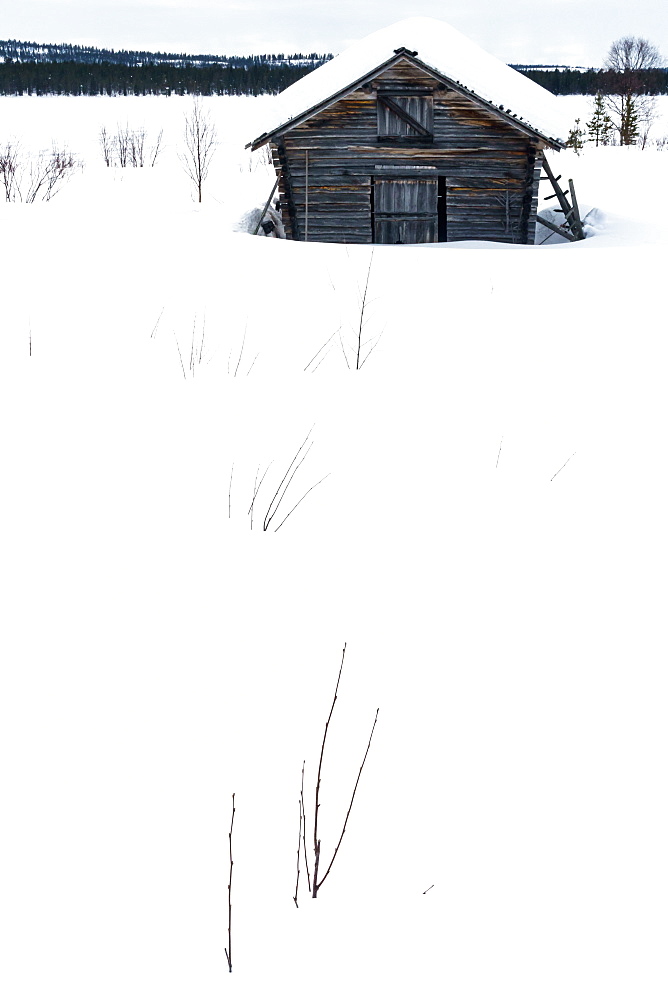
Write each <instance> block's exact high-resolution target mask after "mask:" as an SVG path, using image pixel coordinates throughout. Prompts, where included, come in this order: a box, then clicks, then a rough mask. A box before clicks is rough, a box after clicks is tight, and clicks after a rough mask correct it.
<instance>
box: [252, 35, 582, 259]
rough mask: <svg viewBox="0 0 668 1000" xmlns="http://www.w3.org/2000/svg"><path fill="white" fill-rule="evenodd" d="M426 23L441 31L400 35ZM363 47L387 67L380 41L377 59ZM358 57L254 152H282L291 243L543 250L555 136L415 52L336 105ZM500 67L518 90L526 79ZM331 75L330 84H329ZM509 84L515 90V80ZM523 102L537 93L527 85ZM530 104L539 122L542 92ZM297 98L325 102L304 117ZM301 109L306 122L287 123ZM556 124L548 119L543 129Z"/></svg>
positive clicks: (304, 91) (304, 85) (371, 75)
mask: <svg viewBox="0 0 668 1000" xmlns="http://www.w3.org/2000/svg"><path fill="white" fill-rule="evenodd" d="M415 21H418V22H419V23H420V25H421V27H422V29H423V30H424V23H425V22H427V23H428V24H429V25H431V24H436V25H439V24H440V22H432V21H431V20H430V19H411V21H409V22H402V23H400V24H399V25H398V26H394V28H395V29H398V31H401V30H402V25H411V24H413V23H414V22H415ZM443 27H444V28H446V29H447V32H451V30H452V29H448V27H447V26H443ZM388 30H389V29H385V32H379V33H377V34H378V35H385V34H387V31H388ZM404 33H408V34H411V32H406V31H404ZM413 34H415V32H414V31H413ZM456 34H457V35H458V33H456ZM374 37H375V36H371V38H372V39H374ZM460 37H463V36H460ZM448 38H450V35H449V34H448ZM450 40H451V39H450ZM469 44H472V43H469ZM360 47H361V48H362V52H363V53H364V54H365V56H366V57H368V58H371V61H373V59H375V58H377V51H378V47H377V44H376V43H375V42H374V44H372V45H371V50H372V51H371V53H367V52H366V50H365V49H364V43H359V46H355V47H353V49H354V50H359V48H360ZM473 48H474V49H475V50H477V52H478V53H480V50H478V49H477V47H476V46H474V47H473ZM350 51H351V50H348V52H347V53H344V54H343V55H342V56H339V57H337V59H334V60H332V62H330V63H327V64H326V65H325V66H323V67H320V68H319V69H318V70H315V71H314V72H313V73H311V74H309V76H308V77H305V78H304V79H303V80H300V81H298V83H297V84H294V85H293V87H290V88H288V90H287V91H285V92H284V95H283V99H282V101H281V98H279V109H278V115H277V118H278V119H282V120H280V121H279V123H278V124H277V125H275V126H274V127H273V128H271V129H270V130H269V131H267V132H265V133H263V134H262V135H261V136H259V137H258V138H257V139H256V140H255V141H254V142H253V143H252V144H251V145H252V147H253V148H255V149H257V148H259V147H260V146H262V145H264V144H265V143H269V144H270V146H271V148H272V151H273V156H274V163H275V165H276V168H277V172H278V174H279V178H280V201H281V206H282V209H283V216H284V222H285V225H286V232H287V235H288V237H289V238H292V239H298V240H316V241H323V242H354V243H423V242H436V241H439V242H441V241H445V240H460V239H493V240H501V241H505V242H521V243H527V242H532V241H533V234H534V231H535V216H536V207H537V195H538V178H539V175H540V167H541V157H542V150H543V149H544V148H546V147H548V146H549V147H551V148H556V149H559V148H561V145H562V143H561V142H560V141H559V140H558V139H554V138H553V137H552V136H551V135H549V134H547V132H548V131H551V130H546V131H541V130H540V129H539V127H538V126H537V125H535V124H533V123H529V121H528V120H526V119H525V118H524V117H521V118H520V116H519V109H518V111H517V112H514V111H512V110H509V109H508V108H507V106H505V105H504V106H501V105H496V104H494V103H493V102H492V101H491V100H489V99H487V97H483V96H482V95H480V94H478V93H475V92H473V91H472V90H471V89H470V88H468V87H467V86H465V85H464V84H463V83H461V82H460V81H458V80H454V79H452V78H450V77H448V76H446V75H445V74H444V73H442V72H440V71H439V70H437V69H435V68H434V67H433V65H430V64H429V63H427V62H425V61H424V60H423V59H421V58H420V53H419V52H417V51H416V50H414V49H408V48H407V47H405V46H399V47H398V48H397V49H396V51H393V52H392V53H391V55H390V57H389V58H386V59H385V60H384V61H382V62H380V63H377V64H376V65H374V66H372V67H371V68H370V69H369V70H368V72H366V73H363V74H361V75H358V76H357V77H356V78H355V79H353V80H352V81H349V82H348V83H347V85H345V86H339V89H338V90H334V91H330V93H329V94H325V90H326V88H327V87H329V86H334V87H336V86H337V85H338V84H341V83H342V81H343V80H344V79H346V78H347V77H348V76H349V75H350V73H351V72H352V73H355V72H358V71H359V69H360V67H361V59H360V52H359V51H357V54H355V52H353V55H354V56H355V58H353V59H351V57H350V54H349V53H350ZM482 55H483V57H484V59H482V63H483V65H484V67H486V71H485V73H484V74H482V73H481V71H480V67H479V66H478V77H479V78H480V79H482V77H483V76H484V77H485V79H489V77H490V72H489V61H490V60H491V64H492V66H493V68H494V70H495V72H497V66H496V64H497V63H498V61H497V60H494V59H493V58H492V57H491V56H487V54H486V53H482ZM337 60H342V61H343V63H344V66H343V68H342V67H341V66H338V67H337V66H336V65H335V64H336V63H337ZM431 61H432V62H433V54H432V58H431ZM478 61H479V62H480V59H479V60H478ZM498 66H500V67H501V69H502V70H503V71H506V70H507V71H508V72H509V73H510V74H511V77H510V79H511V81H512V82H513V83H515V81H514V79H513V77H514V76H519V74H515V73H514V71H512V70H509V68H508V67H505V66H503V64H501V63H498ZM330 67H333V69H329V72H328V74H326V80H325V81H324V84H325V85H323V81H322V79H321V78H318V74H323V71H325V70H327V69H328V68H330ZM474 75H475V74H474ZM497 76H499V77H501V78H502V79H506V77H505V73H504V72H497ZM312 78H316V79H312ZM521 79H522V81H524V82H526V83H527V84H529V85H530V88H536V89H537V90H538V91H541V90H542V88H540V87H536V85H535V84H532V83H531V81H528V80H526V79H525V78H524V77H522V78H521ZM300 85H301V87H300ZM295 90H298V93H297V95H296V97H295V93H294V92H295ZM519 91H521V92H522V93H524V92H525V91H524V89H523V85H522V86H521V87H519ZM528 93H529V94H530V95H532V96H533V98H534V106H533V118H534V121H535V120H537V119H536V113H535V112H536V106H537V101H536V100H535V94H534V92H533V90H532V89H530V90H529V91H528ZM496 96H497V97H498V96H499V95H496ZM514 96H517V88H516V91H515V95H514ZM547 97H548V98H550V99H552V100H554V98H552V95H549V94H548V95H547ZM316 98H319V99H317V100H315V99H316ZM297 99H298V101H299V102H305V103H306V104H307V105H308V102H309V101H314V103H312V104H310V105H309V106H306V107H304V106H303V104H302V108H301V111H299V112H297V111H296V109H297V107H298V106H299V105H298V103H297ZM546 105H549V102H546ZM289 110H291V111H294V112H295V113H294V114H291V115H289V116H288V117H287V118H286V117H284V116H285V115H286V114H287V113H288V111H289ZM548 117H549V116H548V115H547V114H546V113H545V108H543V117H542V121H541V125H542V126H543V128H544V127H545V125H546V124H547V123H548Z"/></svg>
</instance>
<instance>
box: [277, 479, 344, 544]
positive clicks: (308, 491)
mask: <svg viewBox="0 0 668 1000" xmlns="http://www.w3.org/2000/svg"><path fill="white" fill-rule="evenodd" d="M295 471H296V470H295ZM328 476H331V472H328V473H327V475H326V476H323V477H322V479H319V480H318V482H317V483H314V484H313V486H310V487H309V488H308V489H307V491H306V493H305V494H304V496H303V497H302V498H301V500H298V501H297V503H296V504H295V505H294V507H293V508H292V509H291V510H289V511H288V513H287V514H286V515H285V517H284V518H283V520H282V521H281V523H280V524H279V526H278V528H282V527H283V525H284V524H285V522H286V521H287V519H288V518H289V517H290V514H292V512H293V511H294V510H296V509H297V507H299V505H300V503H301V502H302V500H305V499H306V497H307V496H308V495H309V493H310V492H311V490H314V489H315V488H316V486H320V483H324V481H325V480H326V479H327V478H328ZM286 488H287V487H286ZM278 528H276V531H278Z"/></svg>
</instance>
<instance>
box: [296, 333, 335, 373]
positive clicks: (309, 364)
mask: <svg viewBox="0 0 668 1000" xmlns="http://www.w3.org/2000/svg"><path fill="white" fill-rule="evenodd" d="M340 329H341V327H339V329H338V330H335V331H334V333H333V334H332V335H331V337H328V338H327V340H326V341H325V343H324V344H323V345H322V347H319V348H318V350H317V351H316V352H315V354H314V355H313V357H312V358H311V360H310V361H309V363H308V364H307V365H306V366H305V368H304V371H306V370H307V369H308V368H310V366H311V365H312V364H313V362H314V361H315V359H316V358H317V357H318V355H319V354H320V352H321V351H324V349H325V348H326V347H327V345H328V344H329V342H330V340H333V339H334V337H336V335H337V333H338V332H339V330H340ZM328 353H329V352H328ZM320 360H321V361H322V358H321V359H320ZM318 364H320V362H318ZM315 367H316V368H317V367H318V365H316V366H315ZM313 370H314V371H315V368H314V369H313Z"/></svg>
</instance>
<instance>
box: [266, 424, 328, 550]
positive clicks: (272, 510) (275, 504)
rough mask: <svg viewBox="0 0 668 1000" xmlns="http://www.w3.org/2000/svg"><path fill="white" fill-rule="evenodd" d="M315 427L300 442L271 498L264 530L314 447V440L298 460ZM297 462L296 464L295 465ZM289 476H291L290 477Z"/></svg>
mask: <svg viewBox="0 0 668 1000" xmlns="http://www.w3.org/2000/svg"><path fill="white" fill-rule="evenodd" d="M314 426H315V424H314V425H313V427H314ZM313 427H311V430H310V431H309V432H308V434H307V435H306V437H305V438H304V440H303V441H302V443H301V444H300V446H299V448H298V449H297V452H296V453H295V456H294V458H293V459H292V461H291V462H290V465H289V466H288V468H287V471H286V473H285V475H284V476H283V478H282V479H281V481H280V483H279V484H278V489H277V490H276V492H275V493H274V495H273V497H272V498H271V503H270V504H269V506H268V507H267V513H266V514H265V515H264V523H263V529H264V531H266V530H267V529H268V527H269V525H270V524H271V522H272V520H273V518H274V517H275V516H276V512H277V511H278V508H279V507H280V505H281V500H282V499H283V497H284V496H285V493H286V490H287V489H288V486H289V485H290V483H291V482H292V480H293V479H294V476H295V473H296V472H297V469H298V468H299V466H300V465H301V464H302V462H303V461H304V459H305V458H306V455H308V453H309V451H310V450H311V448H312V447H313V442H311V443H310V444H309V446H308V448H307V450H306V454H305V455H303V457H302V458H301V459H300V460H299V461H297V460H298V459H299V455H300V454H301V452H302V451H303V449H304V447H305V445H306V442H307V441H308V439H309V438H310V436H311V431H312V430H313ZM295 463H297V464H296V466H295ZM293 466H295V469H294V472H293V471H292V469H293ZM291 473H292V474H291ZM288 477H290V478H289V479H288ZM286 479H287V480H288V482H287V485H286V486H285V489H283V484H284V483H285V481H286ZM282 489H283V492H282V493H281V490H282ZM279 493H281V496H280V498H279V500H278V502H277V501H276V498H277V497H278V495H279Z"/></svg>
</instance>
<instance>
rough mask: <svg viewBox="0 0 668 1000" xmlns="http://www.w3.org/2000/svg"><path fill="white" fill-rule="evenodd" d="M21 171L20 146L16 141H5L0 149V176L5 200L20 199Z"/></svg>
mask: <svg viewBox="0 0 668 1000" xmlns="http://www.w3.org/2000/svg"><path fill="white" fill-rule="evenodd" d="M21 172H22V167H21V148H20V146H19V145H18V143H16V142H6V143H5V145H4V146H3V147H2V148H1V149H0V176H1V177H2V186H3V188H4V190H5V201H18V200H20V194H19V180H20V176H21Z"/></svg>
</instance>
